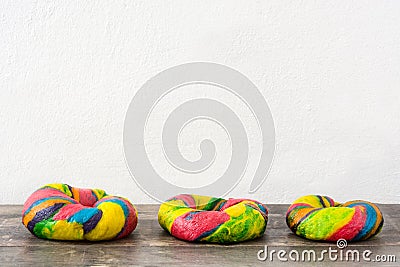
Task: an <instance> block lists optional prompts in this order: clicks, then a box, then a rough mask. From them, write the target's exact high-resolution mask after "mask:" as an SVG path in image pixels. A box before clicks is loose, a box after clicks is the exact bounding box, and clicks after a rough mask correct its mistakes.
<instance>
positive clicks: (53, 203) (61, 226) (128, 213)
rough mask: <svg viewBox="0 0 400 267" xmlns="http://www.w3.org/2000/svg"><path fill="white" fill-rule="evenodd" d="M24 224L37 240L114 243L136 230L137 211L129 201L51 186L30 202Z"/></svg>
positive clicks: (46, 187)
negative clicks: (108, 241) (111, 241)
mask: <svg viewBox="0 0 400 267" xmlns="http://www.w3.org/2000/svg"><path fill="white" fill-rule="evenodd" d="M22 223H23V224H24V225H25V227H26V228H27V229H28V230H29V231H30V232H31V233H32V234H33V235H35V236H37V237H39V238H44V239H54V240H90V241H99V240H110V239H119V238H122V237H125V236H128V235H129V234H130V233H132V231H133V230H134V229H135V228H136V225H137V211H136V209H135V207H134V206H133V205H132V204H131V203H130V202H129V200H127V199H126V198H122V197H117V196H110V195H107V194H106V192H104V190H101V189H81V188H74V187H71V186H69V185H67V184H48V185H45V186H43V187H41V188H40V189H38V190H37V191H35V192H34V193H33V194H32V195H31V196H29V198H28V199H27V200H26V202H25V204H24V207H23V211H22Z"/></svg>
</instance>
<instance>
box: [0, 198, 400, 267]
mask: <svg viewBox="0 0 400 267" xmlns="http://www.w3.org/2000/svg"><path fill="white" fill-rule="evenodd" d="M268 207H269V209H270V215H269V222H268V227H267V231H266V234H265V235H264V236H263V237H262V238H260V239H257V240H253V241H249V242H244V243H240V244H235V245H216V244H201V243H188V242H184V241H181V240H177V239H175V238H174V237H172V236H170V235H169V234H168V233H166V232H165V231H164V230H162V229H161V227H160V226H159V224H158V222H157V211H158V205H137V208H138V211H139V224H138V226H137V228H136V230H135V231H134V233H133V234H132V235H131V236H129V237H128V238H125V239H122V240H117V241H111V242H95V243H90V242H63V241H48V240H42V239H38V238H36V237H34V236H33V235H31V234H30V233H29V231H28V230H27V229H25V227H24V226H23V225H22V223H21V210H22V207H21V206H0V236H1V239H0V266H9V265H30V266H67V265H68V266H77V265H86V266H87V265H96V266H101V265H103V266H104V265H118V266H121V265H125V266H126V265H130V266H257V265H258V266H266V265H270V266H277V265H283V266H292V265H293V264H294V263H295V262H293V261H292V260H290V259H289V258H288V253H290V252H291V251H292V250H296V251H298V253H299V255H300V260H301V255H302V254H303V253H305V254H304V255H305V258H304V259H305V261H307V260H308V250H314V251H315V252H316V255H317V258H318V257H319V256H320V255H321V251H322V250H325V249H326V250H328V249H329V247H331V249H336V250H338V252H337V254H336V255H338V256H339V255H340V253H339V252H340V251H341V250H340V249H338V248H337V247H336V244H331V243H323V242H312V241H308V240H305V239H302V238H299V237H297V236H295V235H293V234H292V233H291V231H290V230H289V228H288V227H287V226H286V223H285V212H286V209H287V208H288V205H268ZM379 207H380V208H381V209H382V212H383V213H384V218H385V224H384V227H383V230H382V232H381V233H380V234H379V235H378V236H377V237H374V238H373V239H371V240H368V241H363V242H358V243H351V244H349V245H348V247H347V248H346V249H343V255H346V254H345V252H346V251H348V250H355V249H356V250H358V251H359V253H360V262H359V263H357V262H353V261H351V262H346V260H345V256H344V258H343V259H344V261H340V260H336V261H331V260H330V259H329V257H328V255H326V254H325V260H324V262H311V263H310V262H308V263H307V262H305V261H303V262H300V265H312V266H321V265H329V266H331V265H335V266H336V265H338V266H348V265H360V266H365V265H366V264H367V263H366V262H365V261H364V260H363V259H362V253H363V252H365V250H371V252H372V254H371V255H370V256H369V258H370V259H375V256H376V255H378V254H379V255H389V256H390V255H394V256H395V257H396V260H397V263H396V262H392V263H390V262H386V263H381V262H380V263H377V262H372V263H368V265H369V266H400V205H379ZM265 246H268V251H269V253H270V252H271V250H276V251H279V250H284V251H286V253H287V254H286V258H287V259H288V260H289V261H288V262H282V261H280V260H279V259H278V258H277V254H276V253H275V254H274V255H273V256H274V258H273V261H271V260H270V258H267V259H266V260H265V261H260V260H259V259H258V258H257V253H258V252H259V251H260V250H263V249H264V248H265ZM304 251H305V252H304ZM295 255H296V254H295V253H294V254H292V256H293V257H295ZM311 255H312V254H311ZM260 256H261V257H264V256H265V254H264V253H261V254H260ZM349 257H350V259H352V258H351V256H350V254H349ZM284 258H285V257H284ZM392 260H393V259H392ZM296 263H298V262H296Z"/></svg>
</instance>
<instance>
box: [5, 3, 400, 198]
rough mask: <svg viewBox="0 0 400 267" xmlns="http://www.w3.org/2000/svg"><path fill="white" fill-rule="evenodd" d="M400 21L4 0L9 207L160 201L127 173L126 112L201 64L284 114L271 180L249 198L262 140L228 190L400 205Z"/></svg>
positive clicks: (234, 7)
mask: <svg viewBox="0 0 400 267" xmlns="http://www.w3.org/2000/svg"><path fill="white" fill-rule="evenodd" d="M55 2H57V3H55ZM399 14H400V2H399V1H341V2H338V1H265V2H264V1H218V3H216V2H215V1H170V2H169V1H157V2H156V1H141V2H139V1H136V2H134V1H87V2H85V1H62V2H60V1H1V2H0V122H1V128H0V148H1V151H0V152H1V153H0V188H1V194H0V203H1V204H5V203H23V202H24V200H25V199H26V198H27V197H28V195H29V194H30V193H31V192H32V191H33V190H35V189H36V188H38V187H39V186H41V185H43V184H46V183H49V182H56V181H58V182H65V183H69V184H71V185H73V186H79V187H98V188H103V189H106V191H108V192H109V193H113V194H119V195H124V196H126V197H128V198H130V199H131V200H132V201H133V202H134V203H152V202H153V201H152V199H151V198H149V197H148V196H147V195H146V194H144V193H143V192H142V191H141V190H140V189H139V188H138V186H137V185H136V184H135V182H134V181H133V179H132V178H131V177H130V175H129V171H128V169H127V167H126V165H125V161H124V154H123V147H122V132H123V124H124V117H125V113H126V110H127V108H128V105H129V103H130V101H131V99H132V97H133V96H134V95H135V92H136V91H137V90H138V89H139V88H140V87H141V86H142V85H143V84H144V83H145V82H146V80H148V79H149V78H151V77H152V76H154V75H155V74H157V73H158V72H160V71H162V70H164V69H166V68H168V67H171V66H174V65H178V64H182V63H186V62H193V61H211V62H216V63H221V64H225V65H228V66H230V67H233V68H235V69H237V70H239V71H240V72H242V73H243V74H245V75H247V76H248V77H249V78H250V79H251V80H252V81H253V82H254V83H255V84H256V85H257V87H258V88H259V89H260V90H261V92H262V93H263V95H264V96H265V98H266V100H267V102H268V104H269V106H270V108H271V111H272V114H273V117H274V121H275V126H276V139H277V147H276V153H275V159H274V163H273V165H272V169H271V172H270V175H269V176H268V179H267V180H266V182H265V183H264V184H263V186H262V187H261V188H260V190H258V191H257V193H255V194H252V195H251V194H248V193H247V190H248V186H249V183H250V180H251V176H252V174H253V173H254V166H256V165H254V164H256V163H253V162H254V161H256V160H257V153H258V152H259V151H258V152H257V149H258V147H259V145H258V146H257V144H256V145H254V146H252V148H251V149H253V151H254V153H252V155H251V156H250V159H249V160H250V165H249V170H248V172H247V173H246V175H245V176H244V178H243V180H242V181H241V182H240V184H239V185H238V186H237V187H236V188H235V189H234V190H233V191H232V192H231V194H230V195H229V196H231V197H251V198H254V199H259V200H262V201H265V202H268V203H288V202H291V201H293V200H294V199H295V198H297V197H298V196H300V195H303V194H312V193H320V194H326V195H330V196H332V197H334V198H335V199H336V200H338V201H344V200H347V199H354V198H357V199H358V198H361V199H366V200H371V201H377V202H385V203H400V190H399V189H400V27H399V25H400V16H399ZM216 94H217V95H218V94H219V93H216ZM227 101H228V105H229V104H231V106H232V103H234V100H229V99H227ZM172 104H174V105H175V104H177V103H164V105H172ZM232 108H235V105H233V107H232ZM237 108H239V111H240V107H237ZM161 111H162V109H161ZM155 116H156V115H155ZM153 123H156V124H157V123H159V124H162V122H160V121H157V120H156V121H153ZM250 124H251V123H250ZM198 127H200V126H198ZM192 128H194V129H191V131H194V132H196V127H195V126H193V127H192ZM197 130H199V128H197ZM253 130H254V129H253ZM253 130H252V128H251V127H249V133H248V134H249V136H250V137H251V136H254V140H257V133H255V132H254V131H253ZM188 131H190V130H188ZM215 131H216V137H217V140H216V141H215V142H216V143H218V142H220V141H224V140H225V139H224V136H223V135H218V134H217V132H218V129H216V130H215ZM189 136H190V135H189ZM218 136H219V137H218ZM189 141H190V140H189ZM154 142H155V143H156V144H158V143H157V142H159V141H157V140H154ZM189 143H190V142H189ZM221 146H222V147H223V146H224V144H221ZM186 149H187V147H186ZM182 150H185V147H183V148H182ZM223 151H225V150H223ZM225 152H226V154H227V155H228V154H229V152H227V151H225ZM225 152H224V153H225ZM184 153H186V154H185V155H186V156H187V157H188V158H190V157H192V158H196V156H198V155H197V154H196V153H198V152H197V150H196V149H194V151H191V150H190V149H189V150H187V151H186V152H184ZM224 153H222V154H220V155H222V156H226V155H225V154H224ZM150 156H151V155H150ZM153 156H157V155H153ZM223 162H224V161H221V164H224V163H223ZM252 164H253V165H252ZM215 172H216V173H218V170H216V171H215ZM175 178H176V177H175ZM178 180H179V179H178Z"/></svg>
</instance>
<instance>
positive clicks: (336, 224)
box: [286, 195, 383, 241]
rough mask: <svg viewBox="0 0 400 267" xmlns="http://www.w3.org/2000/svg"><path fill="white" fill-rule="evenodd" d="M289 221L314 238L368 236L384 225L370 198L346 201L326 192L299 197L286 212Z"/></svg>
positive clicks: (295, 230) (296, 229) (301, 233)
mask: <svg viewBox="0 0 400 267" xmlns="http://www.w3.org/2000/svg"><path fill="white" fill-rule="evenodd" d="M286 223H287V225H288V226H289V228H290V229H291V230H292V232H293V233H295V234H296V235H298V236H301V237H304V238H307V239H311V240H325V241H337V240H339V239H345V240H347V241H358V240H366V239H368V238H370V237H373V236H374V235H376V234H378V233H379V232H380V230H381V229H382V226H383V217H382V213H381V211H380V210H379V208H378V207H377V206H376V205H375V204H373V203H370V202H367V201H362V200H353V201H349V202H346V203H344V204H340V203H337V202H335V201H333V199H332V198H330V197H326V196H318V195H309V196H303V197H301V198H299V199H297V200H296V201H295V202H294V203H293V204H292V205H291V206H290V207H289V209H288V211H287V213H286Z"/></svg>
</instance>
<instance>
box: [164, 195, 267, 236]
mask: <svg viewBox="0 0 400 267" xmlns="http://www.w3.org/2000/svg"><path fill="white" fill-rule="evenodd" d="M158 222H159V223H160V225H161V227H162V228H164V229H165V230H166V231H168V232H169V233H170V234H171V235H173V236H175V237H177V238H179V239H183V240H186V241H205V242H212V243H234V242H241V241H245V240H250V239H254V238H257V237H260V236H262V235H263V234H264V231H265V228H266V226H267V222H268V210H267V208H266V206H264V205H263V204H261V203H260V202H257V201H254V200H249V199H232V198H231V199H228V200H225V199H222V198H214V197H207V196H198V195H185V194H184V195H178V196H175V197H173V198H170V199H169V200H167V201H166V202H164V203H163V204H161V206H160V210H159V211H158Z"/></svg>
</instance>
